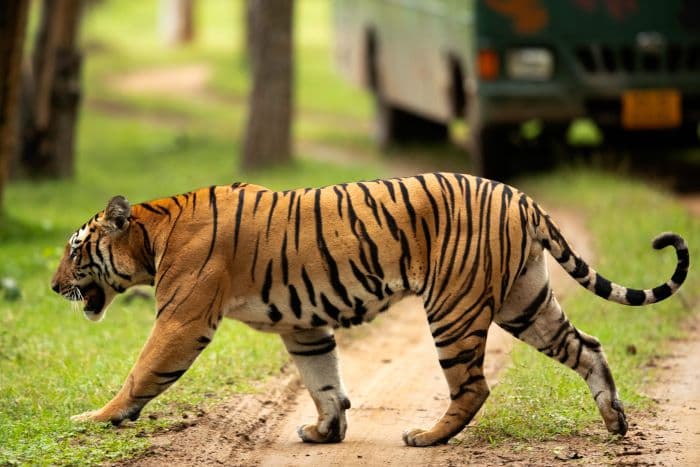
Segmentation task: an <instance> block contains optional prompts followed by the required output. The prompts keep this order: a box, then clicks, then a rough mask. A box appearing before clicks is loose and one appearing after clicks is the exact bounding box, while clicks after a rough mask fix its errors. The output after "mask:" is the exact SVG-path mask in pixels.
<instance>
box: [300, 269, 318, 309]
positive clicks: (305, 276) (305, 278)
mask: <svg viewBox="0 0 700 467" xmlns="http://www.w3.org/2000/svg"><path fill="white" fill-rule="evenodd" d="M301 278H302V279H303V281H304V285H305V286H306V293H307V295H308V296H309V301H310V302H311V304H312V305H313V306H316V291H315V290H314V285H313V283H312V282H311V279H310V278H309V275H308V274H307V273H306V268H305V267H303V266H302V267H301Z"/></svg>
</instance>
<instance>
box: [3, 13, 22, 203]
mask: <svg viewBox="0 0 700 467" xmlns="http://www.w3.org/2000/svg"><path fill="white" fill-rule="evenodd" d="M28 11H29V0H15V1H3V2H0V206H2V195H3V191H4V187H5V180H7V172H8V170H9V167H10V161H11V160H12V159H14V157H15V152H16V150H17V135H18V129H17V123H18V113H19V112H18V99H19V89H20V68H21V64H22V47H23V45H24V35H25V30H26V27H27V12H28Z"/></svg>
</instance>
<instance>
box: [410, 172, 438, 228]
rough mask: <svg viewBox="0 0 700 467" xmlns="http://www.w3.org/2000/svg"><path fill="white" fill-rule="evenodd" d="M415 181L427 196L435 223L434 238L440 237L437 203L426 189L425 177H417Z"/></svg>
mask: <svg viewBox="0 0 700 467" xmlns="http://www.w3.org/2000/svg"><path fill="white" fill-rule="evenodd" d="M416 179H417V180H418V181H419V182H420V184H421V186H422V187H423V191H425V194H426V195H427V196H428V201H430V206H431V207H432V210H433V219H434V221H435V236H436V237H437V236H438V235H440V211H439V209H438V205H437V201H435V198H434V197H433V194H432V193H431V192H430V190H429V189H428V185H427V183H426V181H425V177H423V176H422V175H417V176H416Z"/></svg>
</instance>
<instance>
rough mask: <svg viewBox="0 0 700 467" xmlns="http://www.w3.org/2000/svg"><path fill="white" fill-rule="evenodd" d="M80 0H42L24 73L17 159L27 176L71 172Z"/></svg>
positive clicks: (77, 90)
mask: <svg viewBox="0 0 700 467" xmlns="http://www.w3.org/2000/svg"><path fill="white" fill-rule="evenodd" d="M81 13H82V1H81V0H44V1H43V3H42V13H41V22H40V24H39V29H38V31H37V36H36V40H35V44H34V51H33V57H32V67H31V72H30V73H27V75H26V76H27V78H26V79H25V83H24V85H25V89H24V96H23V97H24V102H23V130H22V139H23V147H22V159H21V165H22V168H23V170H24V171H25V172H27V173H28V174H29V175H31V176H49V177H59V178H62V177H70V176H72V175H73V169H74V163H73V159H74V157H73V155H74V135H75V127H76V120H77V116H78V105H79V103H80V94H81V93H80V69H81V63H82V55H81V54H80V52H79V51H78V48H77V44H76V43H77V38H78V32H79V30H80V20H81V16H82V14H81Z"/></svg>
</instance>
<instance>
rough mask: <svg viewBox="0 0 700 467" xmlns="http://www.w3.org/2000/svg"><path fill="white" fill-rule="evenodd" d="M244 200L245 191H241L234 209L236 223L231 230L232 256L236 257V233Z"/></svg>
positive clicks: (241, 215)
mask: <svg viewBox="0 0 700 467" xmlns="http://www.w3.org/2000/svg"><path fill="white" fill-rule="evenodd" d="M244 198H245V191H243V190H241V191H239V192H238V206H237V207H236V223H235V226H234V228H233V255H234V256H236V251H237V250H238V233H239V231H240V228H241V218H242V217H243V200H244Z"/></svg>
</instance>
